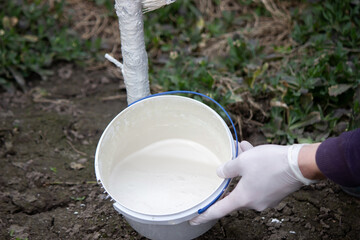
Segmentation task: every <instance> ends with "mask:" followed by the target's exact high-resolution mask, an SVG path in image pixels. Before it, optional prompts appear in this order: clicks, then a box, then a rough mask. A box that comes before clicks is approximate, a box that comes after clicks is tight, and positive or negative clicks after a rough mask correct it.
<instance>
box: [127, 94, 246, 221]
mask: <svg viewBox="0 0 360 240" xmlns="http://www.w3.org/2000/svg"><path fill="white" fill-rule="evenodd" d="M171 94H193V95H197V96H201V97H204V98H206V99H208V100H210V101H212V102H213V103H215V104H216V105H217V106H218V107H219V108H220V109H221V110H222V111H223V112H224V113H225V114H226V116H227V117H228V119H229V121H230V123H231V126H232V129H233V131H234V134H235V140H236V141H235V142H236V143H235V157H237V156H238V153H239V149H238V137H237V132H236V128H235V124H234V122H233V121H232V119H231V117H230V114H229V113H228V112H227V111H226V110H225V108H224V107H223V106H221V105H220V103H218V102H217V101H216V100H214V99H212V98H211V97H209V96H206V95H205V94H202V93H198V92H193V91H184V90H178V91H169V92H161V93H155V94H152V95H149V96H146V97H144V98H141V99H139V100H136V101H135V102H132V103H131V104H129V106H128V107H130V106H131V105H133V104H135V103H137V102H140V101H142V100H145V99H148V98H152V97H156V96H162V95H171ZM230 181H231V179H230V178H228V179H227V182H226V185H225V186H224V188H223V190H222V191H221V192H220V194H219V195H218V196H217V197H216V198H215V199H214V200H213V201H211V202H210V203H209V204H208V205H206V206H205V207H203V208H201V209H199V210H198V211H197V212H198V214H201V213H203V212H205V211H206V210H207V209H208V208H209V207H210V206H211V205H213V204H214V203H215V202H216V201H217V200H219V198H220V197H221V196H222V195H223V194H224V192H225V190H226V188H227V187H228V186H229V184H230Z"/></svg>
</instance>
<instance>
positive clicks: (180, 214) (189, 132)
mask: <svg viewBox="0 0 360 240" xmlns="http://www.w3.org/2000/svg"><path fill="white" fill-rule="evenodd" d="M174 139H176V141H175V142H174V143H177V144H179V143H182V141H186V142H191V143H196V144H195V145H194V146H198V145H199V146H202V147H200V148H196V149H198V150H199V149H206V151H208V152H210V153H206V154H213V156H215V157H216V159H218V160H219V162H217V163H216V164H215V165H216V166H213V165H214V163H206V162H204V159H205V161H207V160H206V159H207V158H204V159H203V160H202V161H203V162H201V163H200V164H204V168H203V169H202V167H201V166H200V167H199V165H198V164H199V162H198V163H197V165H196V166H197V168H194V165H193V163H191V161H190V162H189V161H184V164H183V165H181V166H180V165H176V164H175V165H174V164H173V165H171V164H170V163H169V164H170V165H167V164H168V162H166V161H162V162H161V161H160V162H157V161H156V157H155V158H154V157H149V159H150V160H148V158H146V157H145V159H142V160H141V161H143V162H141V163H142V164H139V165H136V163H137V162H136V161H137V159H136V158H134V157H132V156H136V154H137V153H139V152H141V151H143V149H147V148H149V146H157V145H156V144H159V143H163V142H164V141H165V142H166V141H168V140H170V142H167V143H171V141H172V140H174ZM179 139H180V140H179ZM178 140H179V141H178ZM154 144H155V145H154ZM180 145H181V144H180ZM190 145H191V146H192V144H190ZM167 146H168V147H169V145H167ZM184 146H186V143H185V145H184ZM184 146H182V147H180V149H184ZM177 147H179V146H174V149H176V148H177ZM170 148H171V147H170ZM170 148H169V149H170ZM169 149H164V152H168V153H171V151H172V150H169ZM236 149H237V147H236V146H234V140H233V138H232V135H231V132H230V130H229V128H228V127H227V125H226V123H225V122H224V120H223V119H222V118H221V117H220V116H219V115H218V114H217V113H216V112H215V111H214V110H213V109H211V108H210V107H208V106H207V105H205V104H203V103H201V102H199V101H197V100H194V99H191V98H187V97H182V96H174V95H161V96H151V97H148V98H146V99H142V100H141V101H138V102H136V103H134V104H132V105H131V106H129V107H128V108H126V109H125V110H123V111H122V112H121V113H119V114H118V115H117V116H116V117H115V118H114V119H113V120H112V121H111V122H110V124H109V125H108V126H107V128H106V129H105V131H104V133H103V134H102V136H101V138H100V141H99V143H98V146H97V149H96V154H95V173H96V177H97V180H98V181H99V182H101V184H102V186H103V188H104V189H105V191H106V192H107V193H108V194H109V195H110V197H111V198H112V199H113V200H114V201H115V203H114V208H115V209H116V210H117V211H118V212H120V213H121V214H122V215H123V216H124V217H125V218H126V220H127V221H128V223H129V224H130V225H131V226H132V227H133V228H134V229H135V230H136V231H137V232H139V233H140V234H141V235H143V236H145V237H147V238H150V239H159V240H161V239H172V240H176V239H193V238H195V237H198V236H200V235H201V234H203V233H204V232H206V231H208V230H209V229H210V228H211V227H212V226H213V225H214V224H215V223H216V221H211V222H209V223H207V224H202V225H198V226H191V225H190V224H189V223H188V220H190V219H192V218H194V217H195V216H197V215H198V214H200V213H202V212H203V211H205V210H206V209H207V208H208V207H209V206H210V205H211V204H213V203H214V202H215V201H216V200H217V199H218V198H219V197H220V196H221V195H222V194H223V193H224V191H225V190H226V188H227V186H228V184H229V181H230V180H229V179H225V180H224V179H219V178H218V177H217V176H216V173H215V169H216V167H217V166H218V165H220V164H221V163H223V162H226V161H228V160H231V159H232V158H234V157H235V156H236V154H237V153H236ZM160 150H161V149H160ZM157 151H158V152H159V149H158V150H157ZM177 151H178V152H177V153H178V154H179V153H181V150H179V149H178V150H177ZM204 151H205V150H204ZM160 152H161V151H160ZM184 152H186V150H185V149H184ZM150 153H152V152H150ZM204 153H205V152H204ZM134 154H135V155H134ZM200 154H201V152H200ZM195 155H196V153H195V154H194V156H195ZM156 156H158V155H156ZM197 156H200V155H197ZM132 161H134V162H132ZM151 161H154V162H151ZM144 164H145V166H146V167H144ZM160 164H162V165H166V166H162V165H160ZM173 166H175V167H173ZM209 167H210V168H211V167H214V168H213V170H211V172H212V171H213V174H214V176H213V177H212V175H211V174H212V173H206V174H207V175H204V176H205V177H206V178H207V179H209V178H211V179H210V180H212V186H211V187H209V186H207V185H206V181H205V182H204V181H203V182H202V183H200V185H199V183H198V182H197V180H196V176H197V175H199V179H200V177H201V176H202V174H205V173H203V170H204V171H205V169H207V170H206V171H209V169H208V168H209ZM162 168H164V169H165V170H164V171H165V173H169V172H170V174H165V175H166V176H167V177H169V176H170V177H171V176H175V175H176V176H177V175H179V174H180V175H181V174H184V176H183V177H182V176H180V178H181V179H182V181H184V182H183V183H181V184H184V186H185V189H182V191H183V192H182V193H181V194H180V193H178V192H177V190H178V189H177V188H180V187H181V186H182V185H181V184H179V183H176V182H174V183H176V184H177V185H176V184H175V185H174V186H177V188H171V187H170V188H169V187H168V185H169V184H168V183H169V179H167V178H166V180H165V177H166V176H165V175H164V172H161V173H158V171H160V170H159V169H162ZM144 169H145V170H144ZM147 170H149V171H147ZM125 171H126V172H125ZM139 172H140V174H141V175H135V176H136V177H135V178H133V176H132V175H131V174H129V173H134V174H139ZM152 172H157V173H156V174H157V175H156V174H155V173H154V174H152ZM146 174H148V175H146ZM191 175H194V176H195V178H192V177H191ZM138 176H140V177H138ZM162 176H164V180H161V181H157V178H159V177H162ZM215 178H217V179H215ZM114 179H115V180H114ZM189 179H190V180H189ZM171 181H177V180H176V179H175V180H174V179H171ZM186 181H187V182H186ZM189 181H191V184H189ZM199 182H200V180H199ZM157 183H158V184H168V185H165V187H163V186H162V185H161V186H160V187H159V186H155V184H157ZM170 185H171V183H170ZM145 186H147V187H145ZM186 186H189V188H188V189H186ZM190 186H191V187H190ZM119 188H120V189H119ZM203 188H204V189H205V188H206V191H205V190H204V189H203ZM196 189H198V190H202V191H201V194H202V196H198V195H199V194H200V193H199V194H198V192H194V191H197V190H196ZM153 191H154V192H153ZM167 191H168V193H167ZM179 191H180V189H179ZM191 191H192V192H191ZM199 192H200V191H199ZM169 193H170V194H169ZM177 194H180V195H179V196H177ZM184 194H185V195H184ZM184 196H185V197H184ZM186 196H188V198H187V197H186ZM167 198H168V199H169V201H167ZM156 199H158V200H161V201H162V203H161V204H162V205H163V206H164V208H165V207H167V208H166V209H169V211H168V212H166V211H167V210H166V211H165V212H164V211H160V210H163V209H160V208H159V206H158V205H159V204H157V202H156V201H157V200H156ZM194 199H196V200H194ZM147 201H148V202H147ZM137 202H139V203H137ZM141 204H142V205H141ZM189 204H190V205H189ZM147 206H148V207H147ZM160 207H161V206H160Z"/></svg>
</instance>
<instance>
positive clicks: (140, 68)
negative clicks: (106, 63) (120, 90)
mask: <svg viewBox="0 0 360 240" xmlns="http://www.w3.org/2000/svg"><path fill="white" fill-rule="evenodd" d="M115 10H116V14H117V16H118V18H119V27H120V36H121V52H122V57H123V64H121V63H119V62H118V61H116V60H115V59H110V57H109V56H108V57H107V58H108V59H109V60H110V61H111V60H112V62H114V63H116V62H117V63H116V64H117V66H118V67H119V68H121V71H122V74H123V76H124V81H125V86H126V93H127V101H128V104H131V103H132V102H134V101H136V100H138V99H140V98H143V97H146V96H148V95H149V94H150V85H149V76H148V57H147V53H146V48H145V40H144V21H143V12H142V2H141V0H115ZM113 60H115V61H113Z"/></svg>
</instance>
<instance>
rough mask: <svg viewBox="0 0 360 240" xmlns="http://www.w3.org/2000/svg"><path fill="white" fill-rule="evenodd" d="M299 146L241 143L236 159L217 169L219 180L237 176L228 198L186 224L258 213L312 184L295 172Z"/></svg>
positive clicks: (297, 167)
mask: <svg viewBox="0 0 360 240" xmlns="http://www.w3.org/2000/svg"><path fill="white" fill-rule="evenodd" d="M302 146H303V145H300V144H297V145H292V146H280V145H262V146H257V147H253V146H252V145H251V144H250V143H249V142H246V141H243V142H241V143H240V144H239V156H238V157H237V158H236V159H233V160H231V161H228V162H226V163H225V164H223V165H222V166H220V167H219V168H218V170H217V174H218V176H219V177H222V178H233V177H237V176H241V179H240V181H239V183H238V185H237V186H236V188H235V189H234V190H233V191H232V192H231V193H230V194H229V195H228V196H226V197H225V198H223V199H221V200H219V201H217V202H216V203H215V204H214V205H213V206H211V207H210V208H209V209H208V210H206V211H205V212H204V213H202V214H200V215H199V216H197V217H195V218H194V219H192V220H190V224H191V225H198V224H201V223H205V222H208V221H210V220H213V219H218V218H221V217H223V216H225V215H227V214H229V213H230V212H232V211H234V210H238V209H255V210H257V211H262V210H264V209H266V208H268V207H274V206H276V205H277V204H278V203H279V202H280V201H281V200H282V199H283V198H284V197H286V196H287V195H289V194H290V193H292V192H294V191H296V190H298V189H299V188H300V187H301V186H303V185H304V184H306V185H307V184H310V183H312V182H315V181H312V180H309V179H307V178H305V177H304V176H303V175H302V173H301V171H300V169H299V165H298V155H299V151H300V149H301V147H302Z"/></svg>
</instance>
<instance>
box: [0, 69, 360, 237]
mask: <svg viewBox="0 0 360 240" xmlns="http://www.w3.org/2000/svg"><path fill="white" fill-rule="evenodd" d="M111 96H116V97H115V98H116V99H115V100H114V99H113V100H109V98H108V97H111ZM0 99H1V101H0V239H145V238H144V237H142V236H140V235H139V234H137V233H136V232H135V231H134V230H133V229H132V228H131V227H130V226H129V225H128V224H127V223H126V221H125V220H124V219H123V217H122V216H121V215H119V214H118V213H117V212H116V211H115V210H114V209H113V207H112V203H111V202H110V201H109V200H106V199H105V198H106V195H105V194H104V193H103V192H102V190H101V189H100V187H99V186H98V185H97V184H96V179H95V174H94V167H93V162H94V153H95V149H96V144H97V142H98V140H99V137H100V135H101V133H102V131H103V130H104V128H105V127H106V125H107V124H108V123H109V121H110V120H111V119H112V118H113V117H114V116H115V115H116V114H118V113H119V112H120V111H121V110H122V109H124V108H125V107H126V100H125V92H122V91H121V90H119V80H118V79H116V78H114V77H113V76H110V75H109V74H108V73H106V72H101V71H93V72H87V71H85V70H84V69H81V68H78V67H73V65H63V66H61V67H59V70H58V71H57V74H55V76H54V77H53V78H52V79H50V80H49V81H47V82H42V83H40V84H34V86H33V87H32V88H31V89H30V90H29V91H28V92H26V93H13V94H10V93H3V94H1V95H0ZM110 99H112V98H110ZM244 137H245V138H246V137H249V136H244ZM199 239H360V200H359V199H356V198H353V197H350V196H348V195H346V194H344V193H343V192H342V191H341V190H340V188H339V187H338V186H336V185H334V184H332V183H330V182H328V181H324V182H320V183H318V184H315V185H312V186H308V187H304V188H303V189H302V190H300V191H298V192H296V193H294V194H293V195H291V196H289V197H288V198H286V199H285V200H284V201H283V202H281V203H280V204H279V206H277V207H276V208H275V209H269V210H266V211H263V212H261V213H259V212H255V211H251V210H247V211H245V210H244V211H238V212H234V213H233V214H231V215H230V216H227V217H225V218H223V219H221V220H220V221H219V222H218V223H217V224H216V225H215V226H214V227H213V228H212V229H211V230H210V231H208V232H207V233H206V234H204V235H203V236H201V237H200V238H199Z"/></svg>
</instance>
